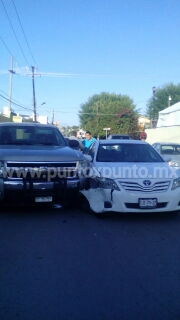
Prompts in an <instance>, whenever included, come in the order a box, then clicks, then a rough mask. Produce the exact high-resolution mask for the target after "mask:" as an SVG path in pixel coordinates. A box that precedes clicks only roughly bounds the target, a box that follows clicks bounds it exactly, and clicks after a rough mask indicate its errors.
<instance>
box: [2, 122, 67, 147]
mask: <svg viewBox="0 0 180 320" xmlns="http://www.w3.org/2000/svg"><path fill="white" fill-rule="evenodd" d="M0 145H57V146H66V141H65V140H64V138H63V137H62V135H61V133H60V132H59V130H58V129H56V128H51V127H42V126H18V125H17V126H2V127H0Z"/></svg>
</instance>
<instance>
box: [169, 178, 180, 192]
mask: <svg viewBox="0 0 180 320" xmlns="http://www.w3.org/2000/svg"><path fill="white" fill-rule="evenodd" d="M179 187H180V178H177V179H175V180H174V181H173V184H172V188H171V190H174V189H176V188H179Z"/></svg>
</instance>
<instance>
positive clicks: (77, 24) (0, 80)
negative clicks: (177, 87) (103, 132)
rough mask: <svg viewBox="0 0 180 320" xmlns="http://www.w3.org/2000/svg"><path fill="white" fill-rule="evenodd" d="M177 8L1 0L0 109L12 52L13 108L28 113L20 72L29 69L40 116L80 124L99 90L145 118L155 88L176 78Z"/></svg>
mask: <svg viewBox="0 0 180 320" xmlns="http://www.w3.org/2000/svg"><path fill="white" fill-rule="evenodd" d="M179 12H180V4H179V3H178V1H177V0H151V1H147V0H136V1H134V0H126V1H124V0H91V1H90V0H0V21H1V28H0V112H1V111H3V107H4V106H7V105H8V101H7V100H5V98H7V99H8V98H9V92H10V86H11V85H10V83H11V81H10V72H9V71H8V70H9V69H11V60H12V56H13V68H12V69H13V70H16V74H13V76H12V95H11V98H12V101H13V102H15V103H17V104H19V105H20V106H16V105H11V107H12V109H13V110H14V111H15V112H16V113H19V114H29V115H32V114H33V108H34V107H33V86H32V74H31V72H29V75H27V72H26V73H24V70H25V68H27V69H26V70H28V68H29V70H30V71H32V66H34V67H35V68H36V69H35V74H38V75H37V76H35V95H36V108H37V113H38V114H39V115H46V116H48V119H49V121H52V114H53V110H54V120H55V121H58V122H59V124H60V126H72V125H79V117H78V111H79V110H80V108H81V105H82V104H84V103H86V102H87V101H88V99H89V98H90V97H92V96H93V95H94V94H101V93H102V92H108V93H115V94H121V95H128V96H129V97H130V98H131V99H133V101H134V103H135V105H136V109H137V110H139V112H140V114H142V115H144V114H145V112H146V104H147V101H148V100H149V99H150V98H151V97H152V94H153V93H152V87H154V86H155V87H156V88H159V87H162V86H164V85H166V84H168V83H174V84H178V83H180V72H179V69H180V67H179V53H180V41H179V39H180V19H179ZM23 74H24V75H23ZM55 74H56V75H55ZM2 96H3V97H2ZM4 97H5V98H4ZM44 102H45V104H43V105H42V103H44ZM167 106H168V101H167ZM83 129H86V128H83Z"/></svg>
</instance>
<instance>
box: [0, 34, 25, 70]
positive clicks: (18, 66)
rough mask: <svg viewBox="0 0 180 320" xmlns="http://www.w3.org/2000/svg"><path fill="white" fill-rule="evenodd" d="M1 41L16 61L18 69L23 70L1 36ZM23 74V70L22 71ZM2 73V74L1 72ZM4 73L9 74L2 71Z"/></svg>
mask: <svg viewBox="0 0 180 320" xmlns="http://www.w3.org/2000/svg"><path fill="white" fill-rule="evenodd" d="M0 39H1V41H2V43H3V44H4V46H5V47H6V49H7V51H8V52H9V53H10V55H11V56H12V57H13V59H14V60H15V62H16V63H17V65H18V67H19V68H20V69H21V67H20V66H19V64H18V62H17V61H16V59H15V58H14V56H13V54H12V53H11V51H10V50H9V48H8V47H7V45H6V44H5V42H4V40H3V39H2V37H1V36H0ZM21 70H22V72H23V69H21ZM0 73H1V72H0ZM2 73H7V70H5V71H2Z"/></svg>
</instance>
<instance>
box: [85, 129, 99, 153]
mask: <svg viewBox="0 0 180 320" xmlns="http://www.w3.org/2000/svg"><path fill="white" fill-rule="evenodd" d="M94 141H96V139H95V138H93V137H92V134H91V132H90V131H86V133H85V139H84V140H83V141H82V144H83V145H84V150H83V152H85V151H86V150H87V148H89V147H90V145H91V144H92V143H93V142H94Z"/></svg>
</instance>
